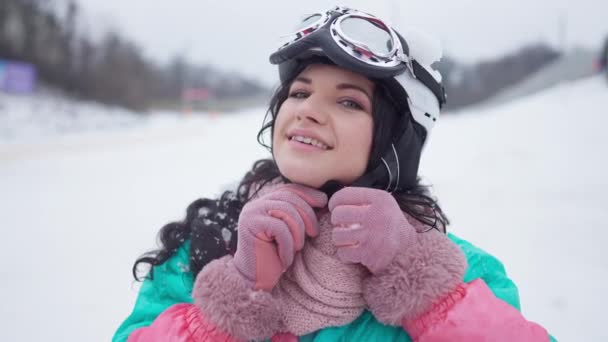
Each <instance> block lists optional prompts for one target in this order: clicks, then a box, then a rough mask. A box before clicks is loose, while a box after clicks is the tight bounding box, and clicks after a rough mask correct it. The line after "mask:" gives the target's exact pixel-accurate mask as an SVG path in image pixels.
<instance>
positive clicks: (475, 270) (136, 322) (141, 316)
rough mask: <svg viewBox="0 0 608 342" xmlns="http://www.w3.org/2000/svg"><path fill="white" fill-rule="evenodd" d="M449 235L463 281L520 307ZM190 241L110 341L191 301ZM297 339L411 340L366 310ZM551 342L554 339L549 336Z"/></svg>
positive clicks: (489, 265)
mask: <svg viewBox="0 0 608 342" xmlns="http://www.w3.org/2000/svg"><path fill="white" fill-rule="evenodd" d="M448 236H449V238H450V239H451V240H452V241H453V242H454V243H456V244H457V245H458V246H459V247H460V248H461V249H462V251H463V252H464V254H465V256H466V258H467V261H468V269H467V271H466V273H465V275H464V279H463V280H464V282H470V281H472V280H474V279H482V280H484V282H485V283H486V284H487V285H488V287H489V288H490V289H491V290H492V292H493V293H494V295H495V296H496V297H498V298H500V299H502V300H503V301H505V302H507V303H508V304H510V305H512V306H513V307H515V308H516V309H518V310H519V309H520V303H519V295H518V290H517V287H516V286H515V284H514V283H513V281H511V279H509V277H507V275H506V273H505V269H504V266H503V265H502V263H501V262H500V261H498V259H496V258H495V257H493V256H491V255H490V254H488V253H486V252H485V251H483V250H481V249H480V248H477V247H476V246H474V245H472V244H471V243H469V242H467V241H465V240H462V239H460V238H458V237H456V236H454V235H452V234H448ZM189 247H190V246H189V242H186V243H185V244H184V245H182V247H181V248H180V249H179V250H178V251H177V252H176V253H175V254H174V255H173V256H172V257H171V258H170V259H169V260H167V262H165V263H164V264H162V265H159V266H156V267H155V268H154V280H150V279H146V280H145V281H144V283H143V285H142V287H141V289H140V292H139V296H138V298H137V301H136V303H135V307H134V309H133V312H132V313H131V315H129V317H127V319H126V320H125V321H124V322H123V323H122V324H121V325H120V327H119V328H118V330H117V332H116V334H115V335H114V338H113V339H112V341H113V342H124V341H126V340H127V339H128V337H129V335H130V334H131V332H133V331H134V330H135V329H137V328H140V327H145V326H149V325H151V324H152V322H153V321H154V320H155V318H156V317H158V316H159V315H160V314H161V313H162V312H163V311H165V310H166V309H167V308H169V307H170V306H172V305H174V304H177V303H192V302H193V299H192V297H191V295H190V294H191V292H192V287H193V284H194V277H193V274H192V272H190V270H189ZM299 340H300V341H314V342H329V341H411V339H410V337H409V335H408V334H407V332H405V331H404V330H403V329H402V328H401V327H394V326H386V325H382V324H381V323H379V322H378V321H377V320H376V319H375V318H374V317H373V315H372V314H371V313H370V312H368V311H365V312H364V313H363V314H362V315H361V316H360V317H359V318H357V319H356V320H355V321H353V322H351V323H350V324H348V325H345V326H342V327H332V328H325V329H322V330H320V331H317V332H315V333H313V334H310V335H307V336H302V337H300V338H299ZM551 340H552V341H555V339H553V338H551Z"/></svg>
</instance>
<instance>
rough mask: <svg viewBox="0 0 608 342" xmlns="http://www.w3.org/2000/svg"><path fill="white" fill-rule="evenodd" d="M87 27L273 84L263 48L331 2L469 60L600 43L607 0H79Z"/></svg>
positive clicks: (606, 25)
mask: <svg viewBox="0 0 608 342" xmlns="http://www.w3.org/2000/svg"><path fill="white" fill-rule="evenodd" d="M77 1H78V2H79V3H80V4H81V6H82V7H83V10H84V11H85V15H86V22H85V24H86V26H87V27H88V30H90V31H91V32H92V33H99V32H103V31H104V30H106V29H108V28H115V29H119V30H120V31H121V32H122V33H124V34H125V35H126V36H127V37H129V38H131V39H133V40H134V41H135V42H137V43H138V44H139V46H141V47H142V48H143V50H144V52H145V54H146V55H147V56H149V57H152V58H154V59H155V60H157V61H161V62H163V61H167V60H168V59H169V58H170V57H171V56H173V55H175V54H176V53H182V54H184V55H185V56H186V57H187V58H188V59H189V60H190V61H192V62H195V63H207V64H212V65H215V66H218V67H221V68H222V69H224V70H228V71H237V72H240V73H243V74H244V75H246V76H248V77H251V78H256V79H259V80H260V81H263V82H264V83H265V84H267V85H273V84H275V83H276V79H277V76H276V70H275V68H274V67H273V66H271V65H270V64H269V63H268V55H269V54H270V53H271V52H272V51H273V50H274V49H276V47H277V43H278V41H279V36H280V35H282V34H286V33H289V32H290V30H291V29H293V27H294V26H295V24H296V23H297V22H298V20H299V19H300V18H301V17H302V16H303V15H304V14H306V13H312V12H318V11H320V10H324V9H327V8H330V7H331V6H333V5H335V4H341V5H347V6H351V7H354V8H357V9H360V10H364V11H367V12H369V13H372V14H375V15H376V16H379V17H381V18H384V19H386V20H387V21H389V22H392V23H393V25H394V26H395V27H396V28H397V29H399V28H401V29H402V30H404V31H405V30H406V29H409V28H415V29H417V30H422V31H424V32H427V33H430V34H432V35H434V36H436V37H437V38H439V40H440V41H441V42H442V44H443V47H444V51H445V53H447V54H449V55H451V56H454V57H456V58H458V59H460V60H462V61H466V62H471V61H477V60H480V59H484V58H490V57H495V56H497V55H501V54H504V53H507V52H510V51H513V50H515V49H517V48H518V47H519V46H521V45H523V44H526V43H531V42H535V41H540V40H542V41H545V42H547V43H549V44H551V45H553V46H555V47H559V46H562V44H561V42H562V39H561V38H560V22H562V23H563V25H561V27H563V28H564V29H563V32H565V33H564V34H563V35H561V37H564V38H565V39H563V41H565V43H566V44H565V45H566V47H567V48H572V47H574V46H577V45H582V46H586V47H590V48H596V49H597V48H599V46H600V45H601V41H602V39H603V37H605V36H606V35H608V1H606V0H578V1H571V0H509V1H506V0H503V1H497V0H485V1H484V0H451V1H450V0H406V1H403V0H402V1H393V0H391V1H382V0H367V1H362V0H361V1H342V2H334V1H324V0H308V1H285V0H257V1H251V0H238V1H237V0H232V1H221V0H219V1H218V0H214V1H211V0H171V1H160V0H152V1H150V0H77Z"/></svg>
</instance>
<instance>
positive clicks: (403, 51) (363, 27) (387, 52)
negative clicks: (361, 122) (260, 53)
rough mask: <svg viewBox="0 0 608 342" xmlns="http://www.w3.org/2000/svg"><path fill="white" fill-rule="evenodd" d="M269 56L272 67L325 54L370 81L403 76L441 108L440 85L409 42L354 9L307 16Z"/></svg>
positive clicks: (369, 16)
mask: <svg viewBox="0 0 608 342" xmlns="http://www.w3.org/2000/svg"><path fill="white" fill-rule="evenodd" d="M284 38H285V41H284V43H283V44H282V45H281V46H280V47H279V49H278V50H277V51H276V52H274V53H273V54H272V55H271V56H270V62H271V63H272V64H279V65H281V64H283V63H285V62H288V61H290V60H293V59H297V58H306V57H308V56H309V55H315V54H318V53H322V54H323V55H325V56H326V57H328V58H329V59H330V60H332V61H333V62H334V63H336V64H337V65H340V66H342V67H345V68H347V69H350V70H353V71H355V72H358V73H361V74H363V75H365V76H367V77H370V78H391V77H395V76H397V75H400V74H402V73H404V72H409V73H410V74H411V76H412V77H414V78H415V79H417V80H419V81H420V82H422V83H423V84H424V85H425V86H426V87H427V88H428V89H429V90H431V91H432V92H433V94H434V95H435V96H436V97H437V100H438V102H439V104H440V106H442V105H443V104H445V92H444V89H443V86H442V85H441V83H440V82H437V80H435V78H434V77H433V76H432V75H431V74H430V73H429V72H428V71H427V70H426V69H425V68H424V67H423V66H422V65H420V64H419V63H418V62H417V61H416V60H414V59H413V58H411V57H410V54H409V46H408V44H407V42H406V40H405V39H404V38H403V37H402V36H401V35H400V34H399V33H397V31H395V30H394V29H392V28H391V27H390V26H389V25H387V24H386V23H385V22H384V21H382V20H381V19H379V18H377V17H375V16H373V15H371V14H368V13H364V12H361V11H358V10H355V9H350V8H347V7H340V6H338V7H335V8H333V9H331V10H329V11H327V12H324V13H316V14H312V15H309V16H307V17H306V18H305V19H304V20H303V21H302V23H301V24H300V25H299V27H298V28H297V29H296V31H295V32H293V33H292V34H289V35H287V36H284Z"/></svg>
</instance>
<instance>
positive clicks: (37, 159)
mask: <svg viewBox="0 0 608 342" xmlns="http://www.w3.org/2000/svg"><path fill="white" fill-rule="evenodd" d="M28 101H29V102H28ZM31 102H32V100H31V99H29V100H27V99H26V98H22V97H13V96H6V95H3V96H2V97H0V132H1V133H0V217H1V218H2V228H0V229H1V230H0V232H2V240H1V241H2V248H1V249H0V280H1V281H2V289H3V291H1V292H0V302H1V303H2V305H1V306H0V321H1V322H3V329H0V340H2V341H17V340H18V341H37V340H44V341H108V340H109V339H110V337H111V336H112V334H113V333H114V331H115V329H116V328H117V327H118V325H119V324H120V322H121V321H122V320H123V319H124V318H125V317H126V316H127V315H128V314H129V312H130V310H131V309H132V307H133V304H134V300H135V298H136V295H137V288H138V284H137V283H135V282H134V281H133V279H132V276H131V273H130V271H131V266H132V263H133V261H134V260H135V258H136V257H138V256H139V255H140V254H141V253H143V252H145V251H147V250H149V249H151V248H153V247H154V246H155V238H156V234H157V232H158V229H159V228H160V227H161V226H162V225H164V224H165V223H167V222H169V221H171V220H179V219H181V218H183V216H184V214H185V208H186V206H187V205H188V204H189V203H190V202H191V201H193V200H194V199H196V198H199V197H201V196H214V195H217V194H218V192H219V191H220V190H221V189H223V188H226V187H227V186H230V185H231V184H233V183H234V181H235V180H238V179H239V178H240V177H242V176H243V174H244V173H245V172H246V171H247V170H248V169H249V168H250V167H251V165H252V163H253V161H255V160H256V159H259V158H262V157H265V156H267V152H266V151H265V150H264V149H263V148H262V147H260V146H259V145H258V144H257V142H256V141H255V139H256V133H257V130H258V129H259V127H260V126H261V122H262V117H263V114H264V109H262V108H253V109H251V110H247V111H243V112H240V113H235V114H225V115H221V116H212V115H198V116H184V115H179V114H167V113H157V114H155V115H151V116H150V117H148V118H145V119H143V118H141V117H140V116H137V115H134V114H131V113H122V114H116V113H115V115H114V114H113V115H110V114H106V111H107V110H108V109H107V108H104V107H100V106H95V105H90V104H83V103H80V104H66V106H68V107H70V106H74V107H75V108H76V109H75V110H76V111H77V112H79V113H82V116H78V117H79V118H78V119H73V120H72V119H70V118H71V117H70V116H65V115H64V116H62V115H63V114H61V111H60V110H53V109H52V108H50V109H49V106H48V105H41V106H38V107H37V109H36V110H31V108H30V107H28V106H29V104H28V103H30V104H31ZM606 108H608V88H607V87H606V84H605V82H604V81H603V79H601V78H599V77H592V78H587V79H584V80H581V81H577V82H573V83H564V84H562V85H560V86H557V87H554V88H552V89H549V90H546V91H544V92H541V93H538V94H536V95H534V96H531V97H529V98H525V99H520V100H518V101H515V102H511V103H508V104H505V105H502V106H500V107H495V108H484V109H476V110H468V111H463V112H462V113H452V114H454V115H445V116H444V117H443V118H441V120H439V122H438V124H437V126H436V127H435V131H434V132H433V134H432V136H431V142H430V143H429V144H428V145H427V146H428V147H427V149H426V151H425V155H424V157H423V165H422V173H423V174H424V175H425V179H426V181H427V182H428V183H431V184H433V185H434V188H433V190H434V192H435V194H436V195H437V197H439V199H440V200H441V203H442V205H443V208H444V210H445V211H446V213H447V214H448V216H449V217H450V219H451V220H452V225H451V231H452V232H453V233H455V234H456V235H458V236H461V237H463V238H465V239H468V240H470V241H472V242H473V243H475V244H477V245H478V246H480V247H482V248H483V249H485V250H487V251H489V252H490V253H492V254H494V255H496V256H497V257H499V258H500V259H501V260H502V261H503V262H504V263H505V265H506V268H507V272H508V273H509V275H510V276H511V277H512V278H513V279H514V281H515V282H516V283H517V284H518V286H519V288H520V294H521V302H522V308H523V311H524V314H525V315H526V316H527V317H528V318H529V319H531V320H534V321H537V322H539V323H541V324H542V325H543V326H545V327H546V328H547V329H548V330H549V331H550V332H551V333H552V334H553V335H555V336H556V337H557V338H558V339H560V340H564V341H569V340H578V341H605V340H608V333H607V332H606V330H605V329H603V327H602V323H603V321H604V319H603V317H604V316H603V312H604V308H605V307H606V305H607V304H608V303H607V300H606V299H605V298H606V297H605V296H604V293H603V292H604V291H605V289H607V288H608V258H607V257H606V255H605V254H606V253H605V252H604V250H605V246H607V245H608V229H607V228H608V225H607V224H606V222H607V221H608V210H607V209H608V208H607V203H608V202H607V201H606V200H605V194H606V193H608V179H607V178H606V176H605V175H606V174H608V162H607V161H606V160H605V159H606V158H605V155H606V147H607V146H608V137H606V135H605V134H604V130H605V129H604V127H606V125H607V124H608V117H606V114H607V111H606ZM34 112H37V114H32V113H34ZM85 114H86V116H85ZM32 115H38V116H37V117H36V118H32V119H24V118H27V117H32ZM88 115H90V116H91V117H94V118H95V120H97V122H102V123H103V124H99V125H91V124H90V121H88V120H87V119H85V117H88ZM9 117H10V119H8V118H9ZM42 117H45V120H46V121H45V122H53V120H57V121H61V122H63V124H62V127H66V125H67V126H68V127H70V129H69V130H60V129H57V128H56V127H57V126H55V125H46V126H42V124H40V120H38V119H39V118H42ZM80 118H82V120H81V119H80ZM78 120H80V121H78Z"/></svg>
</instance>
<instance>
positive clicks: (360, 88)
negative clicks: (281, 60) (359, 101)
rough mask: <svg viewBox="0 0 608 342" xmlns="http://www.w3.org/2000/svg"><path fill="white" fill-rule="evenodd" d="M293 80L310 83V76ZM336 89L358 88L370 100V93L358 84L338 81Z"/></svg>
mask: <svg viewBox="0 0 608 342" xmlns="http://www.w3.org/2000/svg"><path fill="white" fill-rule="evenodd" d="M295 81H299V82H302V83H306V84H312V80H311V79H310V78H306V77H301V76H300V77H297V78H296V79H295ZM336 89H340V90H344V89H353V90H358V91H360V92H362V93H363V94H365V95H366V96H367V97H368V99H369V100H370V101H371V100H372V97H371V95H370V94H369V93H368V92H367V91H366V90H365V89H363V88H362V87H359V86H358V85H355V84H351V83H340V84H338V85H337V86H336Z"/></svg>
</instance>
